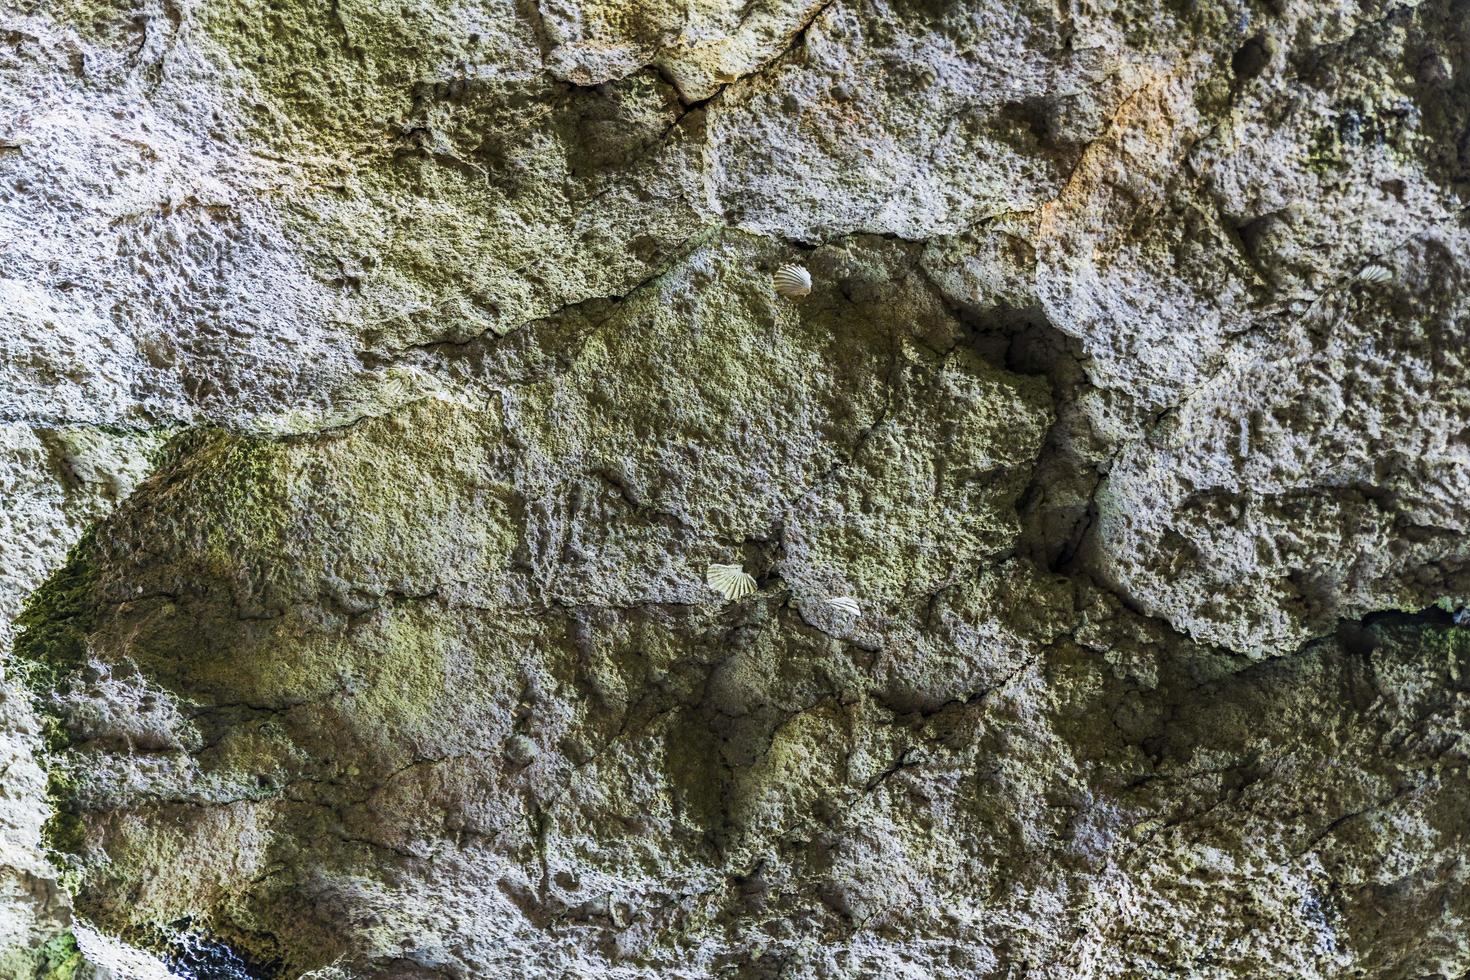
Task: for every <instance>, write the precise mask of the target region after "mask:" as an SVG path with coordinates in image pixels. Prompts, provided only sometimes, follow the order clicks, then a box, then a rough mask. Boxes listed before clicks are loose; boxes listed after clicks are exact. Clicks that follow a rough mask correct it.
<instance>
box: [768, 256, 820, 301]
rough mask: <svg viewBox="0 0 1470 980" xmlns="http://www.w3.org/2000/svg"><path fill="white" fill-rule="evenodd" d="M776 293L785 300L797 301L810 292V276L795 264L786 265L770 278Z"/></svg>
mask: <svg viewBox="0 0 1470 980" xmlns="http://www.w3.org/2000/svg"><path fill="white" fill-rule="evenodd" d="M771 281H772V282H773V283H774V284H775V286H776V292H777V293H778V294H780V295H781V296H785V297H786V298H787V299H797V298H799V297H802V296H805V295H807V294H808V293H810V292H811V291H812V274H811V273H810V272H807V271H806V270H805V269H803V268H802V267H801V266H799V265H796V264H795V263H787V264H786V265H783V266H782V267H781V268H779V269H777V270H776V274H775V275H774V276H772V277H771Z"/></svg>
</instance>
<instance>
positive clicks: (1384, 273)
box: [1358, 262, 1393, 282]
mask: <svg viewBox="0 0 1470 980" xmlns="http://www.w3.org/2000/svg"><path fill="white" fill-rule="evenodd" d="M1392 278H1393V271H1392V270H1390V269H1389V268H1387V267H1386V266H1381V265H1379V264H1378V263H1377V262H1374V263H1372V264H1370V265H1365V266H1363V268H1362V269H1361V270H1359V272H1358V279H1359V280H1360V281H1361V282H1388V281H1389V280H1390V279H1392Z"/></svg>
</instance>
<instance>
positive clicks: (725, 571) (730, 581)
mask: <svg viewBox="0 0 1470 980" xmlns="http://www.w3.org/2000/svg"><path fill="white" fill-rule="evenodd" d="M704 580H705V581H706V582H708V583H709V585H710V588H712V589H714V590H715V591H716V592H718V593H720V594H721V595H723V596H724V597H725V598H726V599H739V598H741V597H743V596H748V595H750V594H751V593H752V592H754V591H755V579H753V578H751V577H750V576H749V575H746V574H745V569H743V568H741V567H740V566H739V565H711V566H710V567H709V568H708V569H706V570H705V573H704Z"/></svg>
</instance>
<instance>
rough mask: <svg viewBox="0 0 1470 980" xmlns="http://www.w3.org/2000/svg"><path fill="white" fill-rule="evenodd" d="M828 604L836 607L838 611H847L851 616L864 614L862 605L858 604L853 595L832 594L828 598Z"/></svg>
mask: <svg viewBox="0 0 1470 980" xmlns="http://www.w3.org/2000/svg"><path fill="white" fill-rule="evenodd" d="M827 605H829V606H831V607H832V608H833V609H836V610H837V611H838V612H841V613H847V615H849V616H861V615H862V614H863V610H862V607H861V606H859V605H858V604H857V600H856V599H854V598H853V597H852V596H846V595H835V596H832V597H831V598H830V599H828V600H827Z"/></svg>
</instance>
